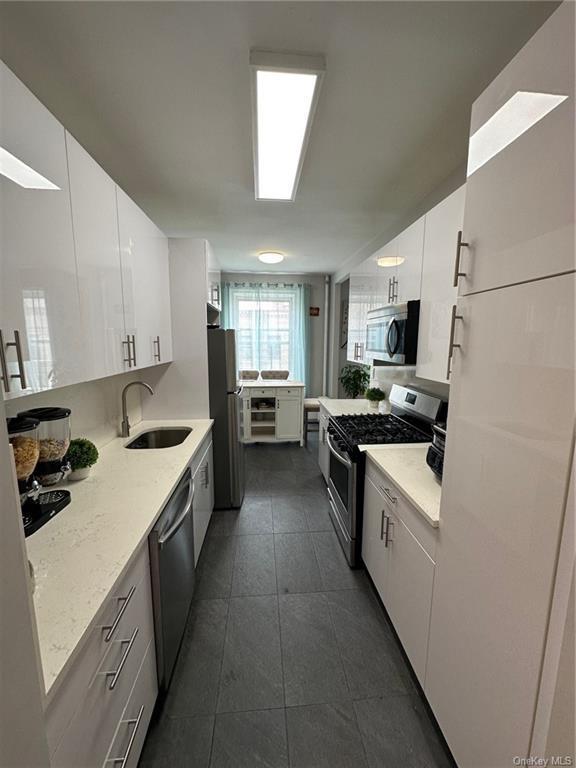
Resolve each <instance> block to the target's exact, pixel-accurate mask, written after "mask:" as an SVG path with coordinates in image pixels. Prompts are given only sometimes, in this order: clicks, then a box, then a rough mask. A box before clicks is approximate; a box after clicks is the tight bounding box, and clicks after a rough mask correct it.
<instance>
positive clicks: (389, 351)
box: [386, 318, 400, 357]
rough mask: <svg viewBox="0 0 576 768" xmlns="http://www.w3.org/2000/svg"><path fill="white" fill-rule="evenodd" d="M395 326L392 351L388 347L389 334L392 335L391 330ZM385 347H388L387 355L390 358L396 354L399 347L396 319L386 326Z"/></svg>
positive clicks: (398, 331) (389, 346)
mask: <svg viewBox="0 0 576 768" xmlns="http://www.w3.org/2000/svg"><path fill="white" fill-rule="evenodd" d="M394 326H396V344H395V345H394V349H392V347H391V345H390V334H391V333H392V328H393V327H394ZM386 346H387V347H388V354H389V355H390V357H394V355H395V354H396V352H397V351H398V347H399V346H400V329H399V327H398V321H397V320H396V318H394V319H393V320H392V322H391V323H390V325H389V326H388V333H387V335H386Z"/></svg>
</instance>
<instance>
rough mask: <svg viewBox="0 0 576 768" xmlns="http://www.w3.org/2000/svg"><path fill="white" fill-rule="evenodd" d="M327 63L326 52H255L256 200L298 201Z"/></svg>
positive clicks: (253, 94)
mask: <svg viewBox="0 0 576 768" xmlns="http://www.w3.org/2000/svg"><path fill="white" fill-rule="evenodd" d="M325 67H326V65H325V60H324V56H320V55H318V56H312V55H305V54H295V53H294V54H293V53H273V52H270V51H251V52H250V69H251V72H252V134H253V147H254V181H255V193H256V200H284V201H292V200H294V197H295V195H296V189H297V187H298V182H299V180H300V173H301V171H302V163H303V161H304V156H305V154H306V147H307V144H308V137H309V135H310V126H311V124H312V119H313V117H314V112H315V110H316V105H317V103H318V95H319V92H320V85H321V82H322V78H323V75H324V70H325Z"/></svg>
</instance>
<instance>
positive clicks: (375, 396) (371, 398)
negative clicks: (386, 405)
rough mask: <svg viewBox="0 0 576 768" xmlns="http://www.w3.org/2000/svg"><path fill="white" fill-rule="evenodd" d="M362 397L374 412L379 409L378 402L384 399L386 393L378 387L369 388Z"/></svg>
mask: <svg viewBox="0 0 576 768" xmlns="http://www.w3.org/2000/svg"><path fill="white" fill-rule="evenodd" d="M364 397H365V398H366V400H368V402H369V403H370V408H373V409H374V410H375V411H376V410H378V408H379V405H380V402H381V401H382V400H385V399H386V393H385V392H384V391H383V390H381V389H380V387H370V388H369V389H367V390H366V393H365V395H364Z"/></svg>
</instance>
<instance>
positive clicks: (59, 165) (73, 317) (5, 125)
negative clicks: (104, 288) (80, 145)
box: [0, 62, 85, 397]
mask: <svg viewBox="0 0 576 768" xmlns="http://www.w3.org/2000/svg"><path fill="white" fill-rule="evenodd" d="M0 92H1V93H2V110H1V111H0V146H2V147H3V148H4V149H6V150H7V151H8V152H10V153H11V154H12V155H14V156H15V157H16V158H18V160H20V161H22V162H23V163H25V164H26V165H27V166H29V167H30V168H32V169H33V170H34V171H36V172H37V173H39V174H41V175H42V176H43V177H45V179H47V180H48V181H50V182H52V184H54V185H56V187H58V188H57V189H33V188H28V189H27V188H24V187H22V186H20V185H19V184H17V183H15V182H14V181H11V180H9V179H8V178H6V177H5V176H0V197H1V201H0V207H1V211H0V213H1V228H0V243H1V254H0V330H1V331H2V337H3V344H2V350H1V351H2V357H1V361H3V362H5V366H3V368H4V369H5V370H4V374H2V371H1V369H0V375H3V376H4V378H8V381H4V382H3V385H4V386H3V389H4V396H5V397H11V396H18V395H21V394H22V393H23V383H25V384H26V389H25V391H26V392H38V391H41V390H44V389H50V388H52V387H58V386H63V385H66V384H72V383H74V382H77V381H81V380H82V379H83V378H84V367H85V346H84V339H83V338H82V329H81V322H80V301H79V295H78V283H77V276H76V261H75V257H74V240H73V234H72V214H71V210H70V195H69V189H68V166H67V162H66V142H65V135H64V128H63V127H62V125H61V124H60V123H59V122H58V121H57V120H56V119H55V118H54V117H53V116H52V115H51V114H50V113H49V112H48V110H47V109H46V108H45V107H44V106H43V105H42V104H41V103H40V102H39V101H38V99H36V97H35V96H33V94H32V93H31V92H30V91H29V90H28V89H27V88H26V87H25V86H24V85H23V84H22V83H21V82H20V81H19V80H18V79H17V78H16V77H15V76H14V75H13V74H12V73H11V72H10V70H8V69H7V68H6V67H5V66H4V64H2V63H1V62H0ZM18 341H19V345H18V344H17V343H18ZM15 342H16V345H15ZM18 353H21V354H20V355H19V354H18ZM19 357H20V359H19ZM22 373H23V374H24V377H25V381H23V380H22V379H21V378H18V377H19V376H20V375H21V374H22ZM8 386H9V389H10V391H9V392H8V391H7V389H8Z"/></svg>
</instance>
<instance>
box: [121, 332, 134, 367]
mask: <svg viewBox="0 0 576 768" xmlns="http://www.w3.org/2000/svg"><path fill="white" fill-rule="evenodd" d="M122 346H123V347H125V348H126V351H127V353H128V357H124V358H122V362H123V363H128V368H132V353H131V351H130V334H129V333H128V334H126V338H125V339H124V340H123V341H122Z"/></svg>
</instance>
